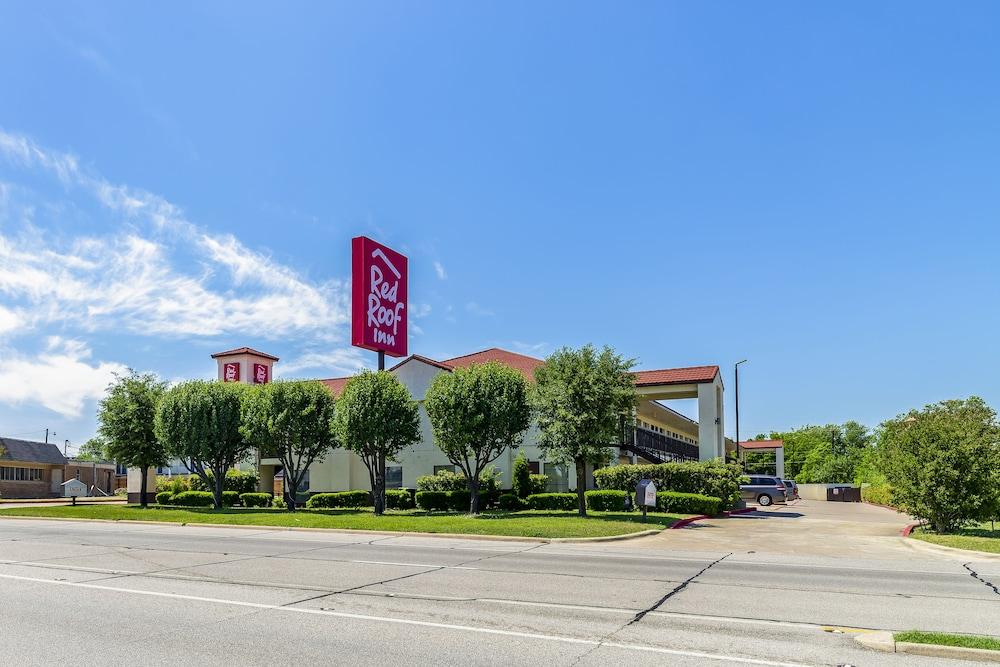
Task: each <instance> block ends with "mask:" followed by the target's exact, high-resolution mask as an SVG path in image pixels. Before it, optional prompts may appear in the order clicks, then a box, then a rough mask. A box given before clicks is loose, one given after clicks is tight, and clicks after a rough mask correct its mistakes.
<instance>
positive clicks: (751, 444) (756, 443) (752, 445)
mask: <svg viewBox="0 0 1000 667" xmlns="http://www.w3.org/2000/svg"><path fill="white" fill-rule="evenodd" d="M739 451H740V452H747V451H751V452H760V451H764V452H774V473H775V474H776V475H777V476H778V477H780V478H781V479H785V441H784V440H745V441H744V442H741V443H739ZM740 458H741V459H742V458H743V455H742V454H741V455H740ZM744 469H746V468H745V467H744Z"/></svg>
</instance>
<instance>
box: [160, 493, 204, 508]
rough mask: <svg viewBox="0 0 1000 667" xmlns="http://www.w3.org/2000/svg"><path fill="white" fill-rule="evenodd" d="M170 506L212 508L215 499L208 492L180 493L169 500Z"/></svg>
mask: <svg viewBox="0 0 1000 667" xmlns="http://www.w3.org/2000/svg"><path fill="white" fill-rule="evenodd" d="M170 504H171V505H180V506H181V507H212V506H213V505H215V498H214V497H213V496H212V494H211V493H209V492H208V491H182V492H180V493H178V494H177V495H175V496H174V497H173V498H171V499H170Z"/></svg>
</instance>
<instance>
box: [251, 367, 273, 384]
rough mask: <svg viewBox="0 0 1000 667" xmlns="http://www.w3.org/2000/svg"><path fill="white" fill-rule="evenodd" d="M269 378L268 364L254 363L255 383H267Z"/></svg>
mask: <svg viewBox="0 0 1000 667" xmlns="http://www.w3.org/2000/svg"><path fill="white" fill-rule="evenodd" d="M269 379H270V378H268V368H267V365H266V364H254V365H253V383H254V384H267V381H268V380H269Z"/></svg>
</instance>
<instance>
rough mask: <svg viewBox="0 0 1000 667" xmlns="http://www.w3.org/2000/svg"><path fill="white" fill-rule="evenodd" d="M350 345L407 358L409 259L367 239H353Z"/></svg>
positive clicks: (362, 237)
mask: <svg viewBox="0 0 1000 667" xmlns="http://www.w3.org/2000/svg"><path fill="white" fill-rule="evenodd" d="M351 344H353V345H356V346H357V347H363V348H365V349H367V350H374V351H375V352H385V353H386V354H388V355H389V356H390V357H405V356H406V257H404V256H403V255H400V254H399V253H398V252H396V251H395V250H392V249H390V248H387V247H385V246H384V245H382V244H381V243H376V242H375V241H372V240H371V239H370V238H368V237H366V236H357V237H355V238H353V239H351Z"/></svg>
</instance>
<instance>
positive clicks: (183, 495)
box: [156, 491, 266, 507]
mask: <svg viewBox="0 0 1000 667" xmlns="http://www.w3.org/2000/svg"><path fill="white" fill-rule="evenodd" d="M262 495H266V494H262ZM239 501H240V494H238V493H236V492H235V491H223V492H222V506H223V507H233V506H234V505H236V504H237V503H238V502H239ZM156 503H157V504H158V505H177V506H179V507H213V506H214V505H215V496H214V495H212V493H210V492H208V491H181V492H180V493H172V492H170V491H160V492H159V493H157V494H156Z"/></svg>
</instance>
